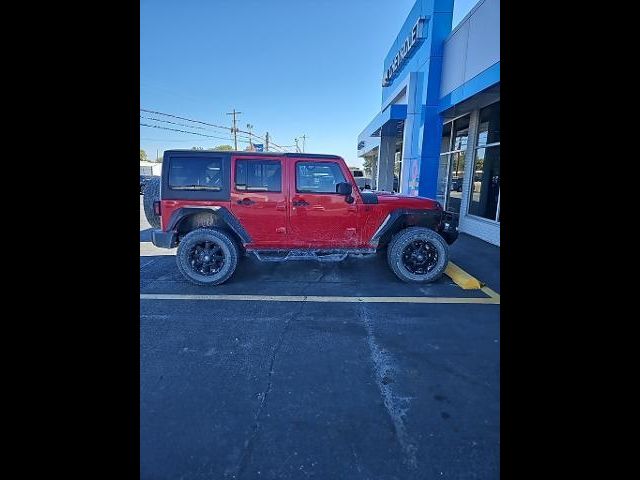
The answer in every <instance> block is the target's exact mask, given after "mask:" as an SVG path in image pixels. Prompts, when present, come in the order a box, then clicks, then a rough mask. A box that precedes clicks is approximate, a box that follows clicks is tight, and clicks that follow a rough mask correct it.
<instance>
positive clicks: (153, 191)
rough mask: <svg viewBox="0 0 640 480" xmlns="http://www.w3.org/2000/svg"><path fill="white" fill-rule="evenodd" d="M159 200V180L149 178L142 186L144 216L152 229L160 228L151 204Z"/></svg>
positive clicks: (158, 218) (157, 217) (158, 219)
mask: <svg viewBox="0 0 640 480" xmlns="http://www.w3.org/2000/svg"><path fill="white" fill-rule="evenodd" d="M156 200H160V178H157V177H156V178H150V179H149V180H148V181H147V184H146V185H145V186H144V199H143V200H142V203H143V205H144V216H145V217H147V222H149V225H151V226H152V227H153V228H160V217H159V216H158V215H156V214H155V213H153V202H155V201H156Z"/></svg>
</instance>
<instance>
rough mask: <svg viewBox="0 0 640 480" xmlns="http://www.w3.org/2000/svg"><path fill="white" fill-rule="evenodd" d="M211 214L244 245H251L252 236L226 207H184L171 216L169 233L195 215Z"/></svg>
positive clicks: (168, 227)
mask: <svg viewBox="0 0 640 480" xmlns="http://www.w3.org/2000/svg"><path fill="white" fill-rule="evenodd" d="M206 212H208V213H211V214H213V215H214V216H215V217H217V218H219V219H220V220H221V222H222V223H223V224H224V225H225V226H226V227H228V228H229V230H231V231H232V232H233V233H235V234H236V235H237V236H238V238H239V239H240V241H241V242H242V244H243V245H246V244H247V243H251V236H250V235H249V233H247V231H246V230H245V229H244V227H243V226H242V225H241V224H240V222H239V221H238V219H237V218H236V217H234V216H233V214H232V213H231V212H230V211H229V210H228V209H227V208H225V207H219V206H214V207H199V206H198V207H196V206H193V207H182V208H179V209H177V210H176V211H175V212H173V213H172V214H171V217H170V218H169V224H168V225H167V231H168V232H169V231H172V230H175V229H176V228H177V226H178V225H179V224H180V222H181V221H182V220H184V219H185V218H187V217H190V216H191V215H195V214H198V213H206Z"/></svg>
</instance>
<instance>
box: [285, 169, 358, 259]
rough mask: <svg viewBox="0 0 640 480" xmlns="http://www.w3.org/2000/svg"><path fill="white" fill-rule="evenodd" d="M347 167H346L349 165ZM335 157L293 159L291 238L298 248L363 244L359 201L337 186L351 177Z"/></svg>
mask: <svg viewBox="0 0 640 480" xmlns="http://www.w3.org/2000/svg"><path fill="white" fill-rule="evenodd" d="M345 168H346V167H345ZM345 168H343V165H342V163H340V162H338V161H334V160H325V159H322V160H316V159H290V160H289V178H291V179H292V182H291V186H290V188H291V193H290V199H291V200H290V205H289V225H290V237H291V239H292V241H293V242H294V243H295V245H296V246H298V247H309V246H311V247H318V248H344V247H357V246H359V243H360V241H359V228H358V218H359V217H358V212H357V205H356V204H357V201H358V199H359V198H360V194H359V192H358V191H357V190H358V189H357V187H354V188H353V190H354V191H353V197H354V198H355V199H356V200H355V201H354V202H353V203H347V201H346V197H345V196H344V195H340V194H337V193H336V185H337V184H338V183H341V182H347V181H348V180H347V179H349V182H350V179H351V176H350V175H348V173H347V171H346V170H345ZM350 183H351V182H350Z"/></svg>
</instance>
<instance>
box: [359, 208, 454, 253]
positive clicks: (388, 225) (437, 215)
mask: <svg viewBox="0 0 640 480" xmlns="http://www.w3.org/2000/svg"><path fill="white" fill-rule="evenodd" d="M442 219H443V212H442V210H441V209H439V208H438V209H433V210H424V209H407V208H398V209H396V210H393V211H392V212H391V213H389V215H387V218H385V219H384V220H383V222H382V224H380V226H379V227H378V230H377V231H376V232H375V233H374V234H373V236H372V237H371V241H370V243H371V245H372V246H374V247H376V248H377V247H379V246H380V247H382V246H384V245H386V244H387V243H389V241H390V240H391V237H392V236H393V235H395V234H396V233H397V232H399V231H400V230H402V229H404V228H407V227H426V228H429V229H431V230H434V231H436V232H438V233H440V230H441V229H442Z"/></svg>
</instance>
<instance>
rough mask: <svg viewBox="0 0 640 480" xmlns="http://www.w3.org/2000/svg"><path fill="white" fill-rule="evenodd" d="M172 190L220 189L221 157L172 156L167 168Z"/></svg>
mask: <svg viewBox="0 0 640 480" xmlns="http://www.w3.org/2000/svg"><path fill="white" fill-rule="evenodd" d="M169 188H171V189H172V190H213V191H219V190H221V189H222V159H221V158H211V157H202V158H199V157H174V158H173V159H172V160H171V166H170V168H169Z"/></svg>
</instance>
